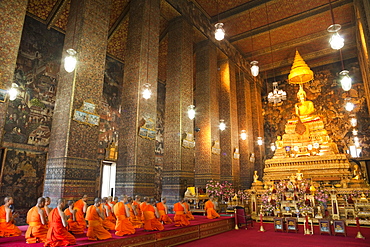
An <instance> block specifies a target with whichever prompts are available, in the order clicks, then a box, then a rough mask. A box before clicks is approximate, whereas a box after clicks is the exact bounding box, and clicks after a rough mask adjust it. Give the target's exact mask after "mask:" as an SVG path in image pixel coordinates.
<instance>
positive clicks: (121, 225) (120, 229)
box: [113, 196, 135, 236]
mask: <svg viewBox="0 0 370 247" xmlns="http://www.w3.org/2000/svg"><path fill="white" fill-rule="evenodd" d="M126 202H127V197H126V196H122V197H121V201H120V202H117V203H116V204H115V205H114V207H113V210H114V214H115V215H116V218H117V222H116V233H115V234H116V235H117V236H123V235H130V234H134V233H135V228H134V226H133V225H132V224H131V222H130V221H129V217H130V212H129V208H128V207H127V205H126Z"/></svg>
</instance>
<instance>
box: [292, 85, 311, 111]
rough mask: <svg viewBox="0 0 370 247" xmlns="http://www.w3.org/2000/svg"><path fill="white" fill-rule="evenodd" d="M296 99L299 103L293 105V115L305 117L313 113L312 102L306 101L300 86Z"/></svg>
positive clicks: (304, 93)
mask: <svg viewBox="0 0 370 247" xmlns="http://www.w3.org/2000/svg"><path fill="white" fill-rule="evenodd" d="M297 98H298V100H299V103H296V104H295V113H296V114H297V115H298V116H300V117H301V116H302V117H304V116H307V115H310V114H312V113H313V112H314V111H315V107H314V106H313V103H312V101H309V100H306V92H305V91H304V90H303V87H302V85H300V86H299V91H298V93H297Z"/></svg>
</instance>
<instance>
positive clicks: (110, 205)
mask: <svg viewBox="0 0 370 247" xmlns="http://www.w3.org/2000/svg"><path fill="white" fill-rule="evenodd" d="M107 204H108V205H109V207H110V208H111V212H112V216H113V218H114V222H113V221H112V222H113V223H114V224H115V223H116V216H115V215H114V211H113V207H114V204H116V202H114V201H113V196H108V197H107Z"/></svg>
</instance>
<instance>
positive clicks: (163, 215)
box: [156, 197, 172, 225]
mask: <svg viewBox="0 0 370 247" xmlns="http://www.w3.org/2000/svg"><path fill="white" fill-rule="evenodd" d="M166 202H167V200H166V198H165V197H164V198H162V201H161V202H158V203H157V205H156V206H157V209H158V213H159V216H160V219H159V221H161V222H163V224H165V225H168V224H171V223H172V220H171V219H170V217H168V215H167V212H168V209H167V205H166Z"/></svg>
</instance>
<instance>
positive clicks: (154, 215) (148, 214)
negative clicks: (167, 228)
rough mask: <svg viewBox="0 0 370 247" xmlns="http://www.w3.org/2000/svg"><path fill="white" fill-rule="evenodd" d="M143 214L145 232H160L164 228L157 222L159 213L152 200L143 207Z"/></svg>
mask: <svg viewBox="0 0 370 247" xmlns="http://www.w3.org/2000/svg"><path fill="white" fill-rule="evenodd" d="M143 214H144V230H145V231H162V230H163V229H164V226H163V225H162V224H161V222H159V220H158V218H159V213H158V210H157V208H156V207H155V201H154V199H151V200H150V202H149V203H147V204H146V206H145V207H143Z"/></svg>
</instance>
